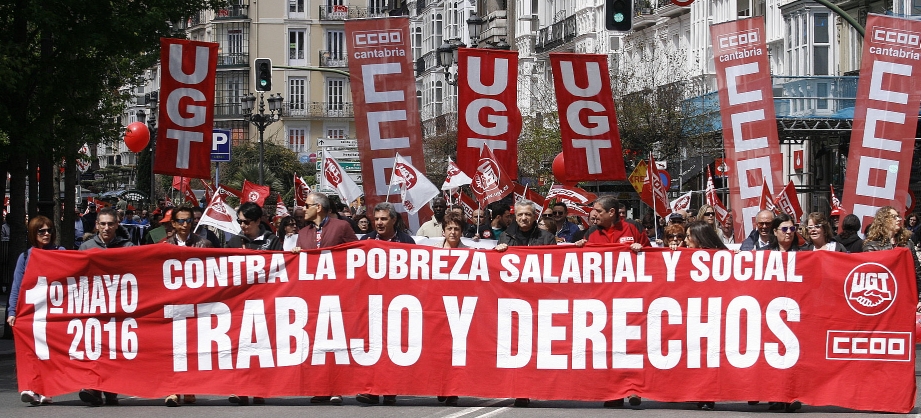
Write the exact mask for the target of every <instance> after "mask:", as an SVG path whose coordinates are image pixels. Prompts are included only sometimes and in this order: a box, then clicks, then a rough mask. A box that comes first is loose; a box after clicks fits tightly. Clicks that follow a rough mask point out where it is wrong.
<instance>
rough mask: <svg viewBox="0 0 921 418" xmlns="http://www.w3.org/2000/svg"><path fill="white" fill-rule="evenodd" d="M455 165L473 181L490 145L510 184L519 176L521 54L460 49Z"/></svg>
mask: <svg viewBox="0 0 921 418" xmlns="http://www.w3.org/2000/svg"><path fill="white" fill-rule="evenodd" d="M457 60H458V66H457V70H458V73H457V76H458V78H457V108H458V109H459V111H458V113H457V115H458V117H457V165H458V167H460V169H461V170H462V171H463V172H465V173H467V175H469V176H470V177H473V176H474V174H475V173H476V172H477V169H478V168H479V161H480V151H481V150H482V149H483V145H484V144H485V145H487V146H489V149H491V150H492V152H493V154H494V155H495V156H496V162H497V163H498V164H499V165H500V166H501V167H502V170H504V171H505V172H506V173H507V174H508V175H509V176H510V177H511V179H512V180H514V179H517V178H518V135H519V134H521V112H520V111H519V110H518V51H501V50H495V49H477V48H461V49H458V51H457Z"/></svg>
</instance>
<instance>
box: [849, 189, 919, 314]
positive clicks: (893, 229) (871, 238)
mask: <svg viewBox="0 0 921 418" xmlns="http://www.w3.org/2000/svg"><path fill="white" fill-rule="evenodd" d="M910 237H911V232H909V231H908V230H907V229H905V219H903V218H902V217H901V216H900V215H899V212H898V211H896V210H895V208H894V207H892V206H884V207H882V208H880V209H879V210H877V211H876V217H875V218H873V223H871V224H870V227H869V229H868V230H867V239H866V240H864V242H863V251H864V252H868V251H883V250H891V249H893V248H895V247H907V248H908V249H909V250H910V251H911V260H912V261H913V262H914V264H915V281H916V282H917V289H919V290H918V291H919V292H921V264H919V263H918V254H917V252H916V251H915V244H914V242H912V240H911V238H910ZM919 299H921V295H919ZM918 311H919V312H921V303H918Z"/></svg>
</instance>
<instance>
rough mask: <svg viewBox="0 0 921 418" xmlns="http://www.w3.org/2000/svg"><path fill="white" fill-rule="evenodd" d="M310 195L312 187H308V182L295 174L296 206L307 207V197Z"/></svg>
mask: <svg viewBox="0 0 921 418" xmlns="http://www.w3.org/2000/svg"><path fill="white" fill-rule="evenodd" d="M308 194H310V186H309V185H307V181H306V180H304V178H303V177H301V176H299V175H297V174H295V175H294V205H295V206H301V207H303V206H305V205H307V195H308Z"/></svg>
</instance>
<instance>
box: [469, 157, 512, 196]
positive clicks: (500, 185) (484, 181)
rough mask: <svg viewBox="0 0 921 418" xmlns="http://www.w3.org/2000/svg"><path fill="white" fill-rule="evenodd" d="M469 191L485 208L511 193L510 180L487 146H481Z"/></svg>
mask: <svg viewBox="0 0 921 418" xmlns="http://www.w3.org/2000/svg"><path fill="white" fill-rule="evenodd" d="M470 190H472V191H473V195H474V196H476V198H477V200H478V201H480V205H481V206H486V205H488V204H490V203H492V202H495V201H497V200H500V199H502V198H503V197H505V196H508V195H509V193H512V190H513V187H512V179H511V178H509V177H508V175H506V174H505V171H504V170H503V169H502V167H500V166H499V163H498V161H496V156H495V155H493V153H492V150H491V149H489V146H488V145H483V150H482V151H481V152H480V162H479V164H477V170H476V174H475V175H474V176H473V183H470Z"/></svg>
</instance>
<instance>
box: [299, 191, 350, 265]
mask: <svg viewBox="0 0 921 418" xmlns="http://www.w3.org/2000/svg"><path fill="white" fill-rule="evenodd" d="M304 201H305V204H304V221H305V225H304V227H303V228H301V229H300V230H299V231H298V232H297V245H296V246H295V247H294V248H293V249H291V251H292V252H295V253H296V252H300V251H301V250H311V249H314V248H325V247H334V246H336V245H339V244H344V243H346V242H352V241H358V237H357V236H355V230H354V229H353V228H352V225H350V224H349V223H348V222H346V221H343V220H342V219H339V218H336V217H335V216H330V208H331V206H330V205H331V203H330V201H329V197H327V196H326V195H325V194H323V193H317V192H312V193H310V194H308V195H307V197H306V198H304Z"/></svg>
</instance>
